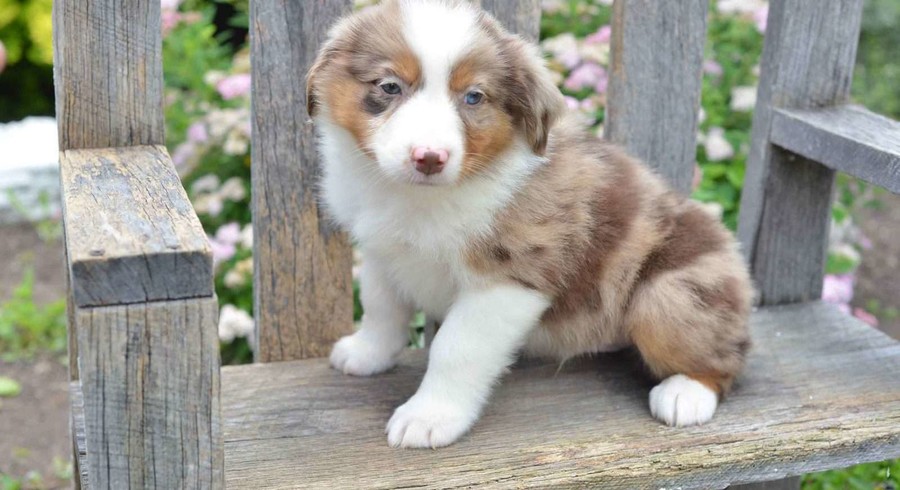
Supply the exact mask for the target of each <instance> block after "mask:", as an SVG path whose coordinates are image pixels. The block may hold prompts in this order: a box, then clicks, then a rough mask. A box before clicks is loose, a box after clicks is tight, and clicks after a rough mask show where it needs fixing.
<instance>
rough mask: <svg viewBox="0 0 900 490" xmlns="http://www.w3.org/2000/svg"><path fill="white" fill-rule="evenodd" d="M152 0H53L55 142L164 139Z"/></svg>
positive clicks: (156, 12) (97, 144) (80, 144)
mask: <svg viewBox="0 0 900 490" xmlns="http://www.w3.org/2000/svg"><path fill="white" fill-rule="evenodd" d="M161 32H162V28H161V26H160V4H159V1H158V0H129V1H127V2H125V1H122V0H91V1H90V2H85V1H79V0H54V2H53V40H54V75H55V79H56V80H55V82H56V118H57V121H58V123H59V147H60V149H61V150H69V149H73V148H106V147H116V146H132V145H157V144H159V145H161V144H164V143H165V125H164V124H163V110H162V103H163V90H162V89H163V75H162V33H161Z"/></svg>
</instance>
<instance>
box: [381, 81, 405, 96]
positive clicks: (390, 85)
mask: <svg viewBox="0 0 900 490" xmlns="http://www.w3.org/2000/svg"><path fill="white" fill-rule="evenodd" d="M380 87H381V90H384V93H386V94H388V95H397V94H399V93H400V92H401V89H400V84H399V83H394V82H387V83H382V84H381V85H380Z"/></svg>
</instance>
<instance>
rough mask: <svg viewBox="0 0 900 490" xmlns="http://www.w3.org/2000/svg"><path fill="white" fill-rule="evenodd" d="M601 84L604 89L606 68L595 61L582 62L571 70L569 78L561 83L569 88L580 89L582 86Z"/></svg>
mask: <svg viewBox="0 0 900 490" xmlns="http://www.w3.org/2000/svg"><path fill="white" fill-rule="evenodd" d="M601 83H602V84H603V87H604V91H605V90H606V89H605V83H606V70H604V69H603V67H602V66H600V65H598V64H597V63H583V64H582V65H581V66H579V67H578V68H575V69H574V70H572V73H570V74H569V78H567V79H566V81H565V82H564V83H563V86H564V87H565V88H567V89H569V90H581V89H583V88H588V87H595V88H596V86H599V85H601Z"/></svg>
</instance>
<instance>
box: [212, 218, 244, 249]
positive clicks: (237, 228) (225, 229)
mask: <svg viewBox="0 0 900 490" xmlns="http://www.w3.org/2000/svg"><path fill="white" fill-rule="evenodd" d="M216 240H217V241H219V242H220V243H225V244H229V245H234V244H236V243H238V242H239V241H241V225H239V224H237V223H235V222H233V221H232V222H231V223H226V224H224V225H222V226H221V227H219V229H218V230H216Z"/></svg>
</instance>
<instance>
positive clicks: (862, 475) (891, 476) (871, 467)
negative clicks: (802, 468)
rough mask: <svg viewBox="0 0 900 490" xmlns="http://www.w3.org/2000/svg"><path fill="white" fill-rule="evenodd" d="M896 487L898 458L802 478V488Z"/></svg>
mask: <svg viewBox="0 0 900 490" xmlns="http://www.w3.org/2000/svg"><path fill="white" fill-rule="evenodd" d="M897 488H900V459H895V460H893V461H882V462H880V463H869V464H861V465H858V466H854V467H852V468H846V469H842V470H833V471H825V472H823V473H813V474H810V475H806V476H805V477H804V478H803V490H896V489H897Z"/></svg>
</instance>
